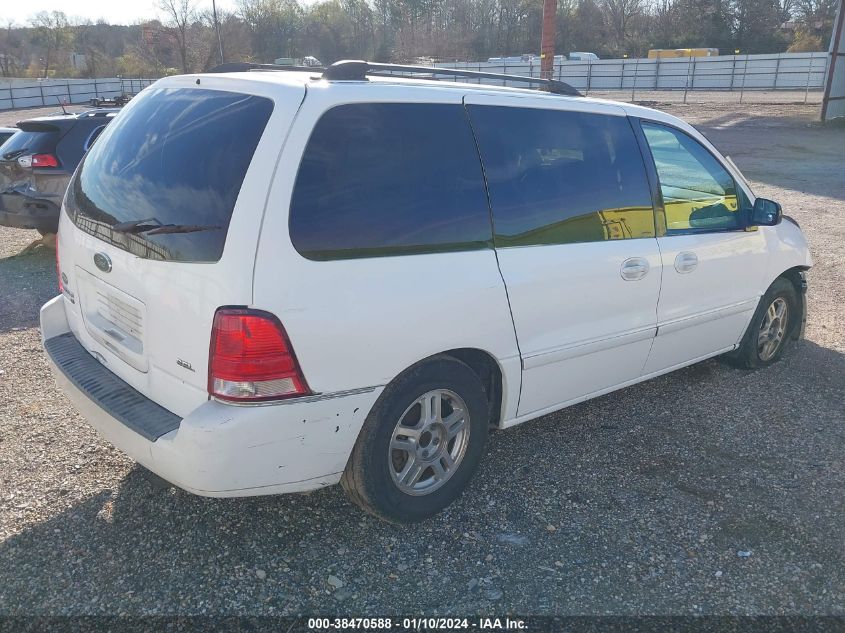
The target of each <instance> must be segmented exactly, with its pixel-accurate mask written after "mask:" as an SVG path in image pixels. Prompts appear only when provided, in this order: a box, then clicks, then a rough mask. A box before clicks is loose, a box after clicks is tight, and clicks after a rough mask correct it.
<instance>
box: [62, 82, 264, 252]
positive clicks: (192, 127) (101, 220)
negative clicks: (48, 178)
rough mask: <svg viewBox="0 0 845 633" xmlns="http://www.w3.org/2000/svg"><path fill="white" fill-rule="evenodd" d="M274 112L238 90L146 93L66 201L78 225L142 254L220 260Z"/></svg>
mask: <svg viewBox="0 0 845 633" xmlns="http://www.w3.org/2000/svg"><path fill="white" fill-rule="evenodd" d="M272 109H273V104H272V101H270V100H269V99H266V98H264V97H256V96H253V95H246V94H240V93H234V92H222V91H217V90H203V89H192V88H190V89H186V88H176V89H175V88H159V89H148V90H144V91H143V92H142V93H141V94H140V95H138V96H137V97H136V98H135V99H133V100H132V102H131V103H130V105H129V106H128V107H127V108H126V110H125V111H124V112H122V113H121V115H120V116H118V117H117V118H116V119H115V121H114V122H113V123H112V124H111V125H109V126H108V127H107V128H106V129H105V130H104V131H103V133H102V134H101V135H100V137H99V138H98V139H97V143H96V144H94V145H93V147H92V148H91V150H90V151H89V152H88V154H87V155H86V156H85V159H84V160H83V162H82V164H81V165H80V168H79V170H78V171H77V174H76V176H75V177H74V179H73V182H72V183H71V186H70V188H69V189H68V194H67V199H66V201H65V206H66V209H67V210H68V213H69V215H70V217H71V219H73V221H74V222H75V223H76V225H77V226H78V227H79V228H80V229H82V230H84V231H87V232H88V233H91V234H92V235H96V236H97V237H99V238H100V239H103V240H105V241H107V242H110V243H112V244H114V245H116V246H118V247H120V248H123V249H125V250H128V251H130V252H132V253H134V254H136V255H138V256H140V257H146V258H149V259H163V260H173V261H195V262H210V261H217V260H218V259H220V256H221V255H222V253H223V246H224V244H225V241H226V233H227V231H228V228H229V221H230V219H231V217H232V212H233V210H234V207H235V201H236V200H237V197H238V193H239V192H240V188H241V185H242V184H243V180H244V176H245V175H246V171H247V168H248V167H249V164H250V162H251V161H252V156H253V153H254V152H255V148H256V146H257V145H258V141H259V140H260V138H261V134H262V133H263V131H264V127H265V125H266V124H267V120H268V119H269V118H270V113H271V112H272ZM165 227H166V228H165Z"/></svg>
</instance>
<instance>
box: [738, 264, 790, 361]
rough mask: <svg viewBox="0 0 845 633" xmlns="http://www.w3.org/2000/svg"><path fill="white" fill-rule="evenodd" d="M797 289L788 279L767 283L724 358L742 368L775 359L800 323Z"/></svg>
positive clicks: (779, 355) (782, 351)
mask: <svg viewBox="0 0 845 633" xmlns="http://www.w3.org/2000/svg"><path fill="white" fill-rule="evenodd" d="M798 300H799V299H798V292H797V291H796V290H795V286H794V285H793V284H792V282H790V281H789V280H788V279H785V278H784V277H778V278H777V279H776V280H775V282H774V283H773V284H772V285H771V286H769V289H768V290H767V291H766V294H764V295H763V298H762V299H760V304H759V305H758V306H757V310H756V311H755V312H754V316H753V317H752V319H751V323H750V324H749V325H748V329H747V330H746V332H745V335H744V336H743V337H742V341H741V342H740V345H739V348H738V349H737V350H736V351H735V352H733V353H732V354H730V355H728V357H727V359H728V361H729V362H730V363H731V364H732V365H734V366H735V367H741V368H743V369H760V368H762V367H768V366H769V365H771V364H772V363H776V362H777V361H778V360H780V359H781V357H782V356H783V353H784V351H785V350H786V348H787V347H788V345H789V342H790V340H791V339H792V338H793V334H794V332H795V328H797V327H800V326H801V324H800V322H799V321H800V319H801V317H800V314H799V309H798V308H799V306H798Z"/></svg>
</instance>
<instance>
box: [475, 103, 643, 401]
mask: <svg viewBox="0 0 845 633" xmlns="http://www.w3.org/2000/svg"><path fill="white" fill-rule="evenodd" d="M465 101H466V107H467V110H468V112H469V115H470V119H471V121H472V125H473V128H474V130H475V134H476V138H477V140H478V145H479V148H480V151H481V156H482V162H483V165H484V170H485V175H486V178H487V183H488V188H489V194H490V203H491V206H492V211H493V222H494V231H495V236H494V240H495V245H496V250H497V254H498V259H499V266H500V268H501V272H502V276H503V277H504V280H505V284H506V286H507V290H508V296H509V298H510V305H511V310H512V313H513V320H514V324H515V326H516V332H517V340H518V342H519V347H520V352H521V355H522V362H523V383H522V384H523V386H522V394H521V398H520V403H519V414H520V415H528V414H531V413H535V412H540V411H543V410H549V409H552V408H554V407H556V406H559V405H561V404H564V403H569V402H574V401H576V400H578V399H583V398H585V397H587V396H589V395H591V394H596V393H597V392H600V391H602V390H607V389H609V388H612V387H614V386H617V385H620V384H622V383H625V382H626V381H630V380H634V379H636V378H637V377H638V376H640V375H641V372H642V368H643V365H644V363H645V361H646V358H647V356H648V351H649V348H650V346H651V342H652V338H653V337H654V333H655V328H656V315H655V310H656V306H657V297H658V292H659V290H660V256H659V252H658V249H657V241H656V240H655V237H654V236H655V228H654V214H653V208H652V198H651V190H650V187H649V184H648V180H647V176H646V172H645V167H644V163H643V158H642V154H641V153H640V150H639V148H638V145H637V141H636V137H635V135H634V132H633V129H632V127H631V125H630V123H629V121H628V119H627V117H626V116H624V113H623V112H622V110H621V109H619V108H617V107H614V106H611V105H595V104H589V109H588V108H587V107H586V106H585V104H583V103H578V102H577V101H575V100H569V99H564V98H560V97H525V96H519V97H511V98H505V100H504V101H503V98H502V97H501V96H496V97H489V96H485V95H476V94H473V95H467V96H466V99H465Z"/></svg>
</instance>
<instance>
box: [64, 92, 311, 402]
mask: <svg viewBox="0 0 845 633" xmlns="http://www.w3.org/2000/svg"><path fill="white" fill-rule="evenodd" d="M201 81H202V86H201V87H198V86H197V85H196V84H198V83H199V82H200V79H196V78H189V77H184V78H174V79H169V80H165V81H163V82H159V83H158V84H156V86H155V87H153V88H150V89H148V90H144V91H143V92H142V93H141V94H140V95H139V96H138V97H137V98H136V99H133V100H132V102H131V103H130V104H129V105H128V106H127V107H126V108H125V109H124V110H123V111H122V112H121V113H120V115H119V116H118V117H116V118H115V120H114V121H113V122H112V123H111V124H109V125H108V126H107V127H106V128H105V130H104V131H103V133H102V134H101V135H100V137H99V138H98V139H97V142H96V143H95V144H94V145H93V146H92V147H91V149H90V151H89V152H88V153H87V154H86V156H85V158H84V159H83V161H82V163H81V164H80V168H79V170H78V171H77V173H76V175H75V176H74V178H73V180H72V182H71V184H70V186H69V188H68V195H67V197H66V199H65V208H66V211H67V212H66V213H63V214H62V218H61V225H60V231H59V260H60V268H61V273H62V279H63V280H65V296H66V297H67V298H68V303H67V307H68V317H69V322H70V325H71V328H72V330H73V332H74V334H75V335H76V336H77V338H79V340H80V341H81V342H82V343H83V345H84V346H85V347H86V348H87V349H88V350H89V351H90V352H91V353H92V354H93V355H94V356H95V357H96V358H98V359H99V360H100V361H101V362H103V363H105V364H106V365H107V366H108V368H109V369H110V370H112V371H113V372H114V373H115V374H117V375H118V376H120V377H121V378H123V379H124V380H126V381H127V382H128V383H129V384H131V385H132V386H133V387H135V388H136V389H138V390H139V391H141V392H142V393H144V394H145V395H146V396H148V397H150V398H151V399H153V400H154V401H156V402H158V403H159V404H161V405H162V406H164V407H166V408H168V409H169V410H171V411H173V412H175V413H177V414H179V415H187V414H188V413H189V412H190V411H191V410H192V409H193V408H195V407H196V406H198V405H199V404H201V403H202V402H203V401H205V400H206V399H207V393H206V386H207V385H206V383H207V362H208V349H209V341H210V332H211V323H212V319H213V316H214V312H215V310H216V309H217V308H218V307H219V306H221V305H249V304H250V303H251V300H252V293H251V280H252V271H253V262H254V258H255V248H256V244H257V241H258V233H259V229H260V226H261V218H262V214H263V210H264V204H265V202H266V196H267V189H268V186H269V182H270V178H271V174H272V171H273V169H274V167H275V164H276V159H277V157H278V154H279V151H280V149H281V139H284V138H285V135H286V133H287V130H288V129H289V127H290V123H291V120H292V119H293V115H294V113H295V112H296V109H297V107H298V106H299V104H300V103H301V101H302V98H303V96H304V87H303V86H301V85H290V86H279V85H273V84H270V83H269V82H266V83H261V82H254V81H253V82H250V81H246V80H242V79H234V78H232V77H226V76H220V77H205V76H203V77H202V79H201Z"/></svg>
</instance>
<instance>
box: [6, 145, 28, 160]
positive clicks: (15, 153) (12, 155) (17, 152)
mask: <svg viewBox="0 0 845 633" xmlns="http://www.w3.org/2000/svg"><path fill="white" fill-rule="evenodd" d="M27 150H28V148H26V147H24V148H23V149H18V150H13V151H11V152H7V153H5V154H3V159H4V160H12V159H13V158H17V157H18V156H20V155H21V154H23V153H24V152H26V151H27Z"/></svg>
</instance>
